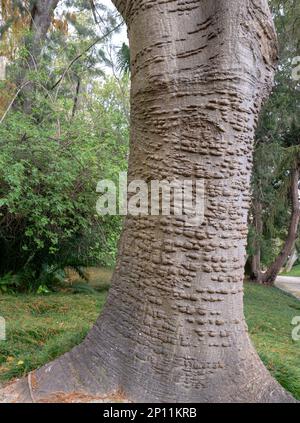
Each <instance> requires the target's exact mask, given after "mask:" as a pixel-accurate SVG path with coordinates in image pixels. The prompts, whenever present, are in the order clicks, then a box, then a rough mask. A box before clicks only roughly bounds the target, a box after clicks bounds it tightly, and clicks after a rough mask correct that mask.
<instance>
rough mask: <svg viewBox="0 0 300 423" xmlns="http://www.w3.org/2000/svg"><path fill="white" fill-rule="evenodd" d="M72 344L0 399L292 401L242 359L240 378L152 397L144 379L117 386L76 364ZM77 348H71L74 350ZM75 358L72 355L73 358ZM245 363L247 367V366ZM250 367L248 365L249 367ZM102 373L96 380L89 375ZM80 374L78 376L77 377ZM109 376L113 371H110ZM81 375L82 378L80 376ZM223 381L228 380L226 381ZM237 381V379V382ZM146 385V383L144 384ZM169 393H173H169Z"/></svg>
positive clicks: (261, 370)
mask: <svg viewBox="0 0 300 423" xmlns="http://www.w3.org/2000/svg"><path fill="white" fill-rule="evenodd" d="M78 348H80V346H79V347H75V348H74V349H73V350H72V351H71V352H70V353H67V354H64V355H63V356H61V357H59V358H58V359H56V360H55V361H53V362H51V363H49V364H47V365H45V366H44V367H42V368H40V369H38V370H36V371H34V372H32V373H30V374H29V375H28V376H27V377H26V378H25V377H24V378H22V379H19V380H16V381H14V382H11V383H9V384H7V385H6V386H5V387H3V388H2V389H0V402H1V403H110V402H111V403H114V402H135V403H139V402H146V403H150V402H151V403H153V402H154V403H163V402H173V403H180V402H185V403H296V402H297V401H296V400H295V399H294V398H293V397H292V396H291V394H289V393H288V392H287V391H285V390H284V389H283V388H282V387H281V386H280V385H279V384H278V383H277V382H276V380H275V379H273V378H272V377H271V376H270V374H269V373H268V372H267V370H266V369H265V368H264V366H263V364H262V363H261V362H260V361H258V362H257V361H256V360H257V357H256V354H254V355H253V359H254V361H255V363H252V366H251V365H250V364H249V363H247V366H246V368H245V369H244V373H243V374H241V380H238V379H237V378H236V377H235V375H231V377H230V375H224V382H223V383H222V384H221V385H218V386H214V381H213V380H212V381H211V385H210V386H209V389H207V388H205V389H201V388H199V389H197V390H196V389H192V390H188V389H182V390H180V391H178V390H176V387H174V386H170V387H169V392H165V394H164V397H160V398H159V397H157V396H155V394H154V393H153V391H151V389H149V390H148V389H147V378H146V375H143V376H144V379H145V383H144V385H135V384H134V382H133V381H132V384H131V386H126V381H125V383H124V386H122V383H121V379H122V378H119V383H116V380H115V378H114V377H110V375H109V374H108V373H107V372H106V371H104V369H103V368H101V367H97V368H95V372H94V373H93V375H91V373H90V370H91V369H87V368H84V367H82V366H81V365H79V366H78V362H77V361H75V356H76V355H77V353H78ZM76 350H77V351H76ZM77 357H78V356H77ZM248 364H249V366H248ZM254 364H255V366H256V368H254V367H253V366H254ZM99 369H100V372H102V378H101V379H95V378H94V376H95V375H97V374H98V375H99ZM83 374H84V377H83ZM112 375H113V373H112ZM84 379H85V380H84ZM226 379H227V381H228V383H226ZM242 379H243V381H242ZM149 388H150V387H149ZM174 393H175V396H174Z"/></svg>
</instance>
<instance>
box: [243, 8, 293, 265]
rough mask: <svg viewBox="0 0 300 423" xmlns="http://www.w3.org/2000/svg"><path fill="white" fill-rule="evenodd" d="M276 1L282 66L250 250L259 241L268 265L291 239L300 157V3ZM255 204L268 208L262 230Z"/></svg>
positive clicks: (271, 102)
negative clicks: (294, 173)
mask: <svg viewBox="0 0 300 423" xmlns="http://www.w3.org/2000/svg"><path fill="white" fill-rule="evenodd" d="M270 5H271V7H272V11H273V14H274V20H275V25H276V30H277V33H278V39H279V65H278V70H277V73H276V77H275V86H274V89H273V92H272V95H271V96H270V98H269V99H268V101H267V103H266V104H265V107H264V109H263V111H262V113H261V116H260V119H259V124H258V128H257V130H256V143H255V150H254V167H253V176H252V196H253V199H254V201H253V205H252V208H251V213H250V222H249V223H250V230H249V237H248V254H249V255H251V254H253V252H254V251H255V249H256V247H257V244H258V245H259V247H260V250H261V261H262V265H263V267H266V266H268V265H270V264H271V263H272V262H273V260H274V259H275V258H276V256H277V255H278V253H279V251H280V247H281V245H282V244H283V242H284V241H285V239H286V236H287V229H288V226H289V222H290V217H291V201H290V184H289V182H290V175H291V169H292V168H293V167H294V165H295V163H297V162H298V161H299V158H300V154H299V153H300V126H299V106H300V104H299V100H300V95H299V94H300V84H299V81H297V80H294V79H293V78H292V70H293V66H292V61H293V58H294V57H297V56H300V50H299V47H300V45H299V28H300V26H299V23H300V10H299V2H294V1H293V0H287V1H284V2H283V1H281V0H272V1H270ZM255 203H259V204H261V206H262V207H261V208H262V214H261V219H262V226H263V230H262V233H257V230H256V229H255V227H254V216H255V207H254V205H255Z"/></svg>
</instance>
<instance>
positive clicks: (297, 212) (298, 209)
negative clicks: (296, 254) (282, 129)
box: [262, 166, 300, 285]
mask: <svg viewBox="0 0 300 423" xmlns="http://www.w3.org/2000/svg"><path fill="white" fill-rule="evenodd" d="M298 185H299V168H298V166H297V167H296V168H295V169H294V170H293V171H292V172H291V203H292V211H291V221H290V225H289V230H288V234H287V238H286V241H285V243H284V245H283V248H282V250H281V251H280V254H279V255H278V256H277V257H276V259H275V261H274V262H273V263H272V264H271V266H270V267H269V268H268V270H267V271H266V272H265V273H263V274H262V283H264V284H268V285H271V284H273V283H274V281H275V279H276V277H277V275H278V274H279V272H280V270H281V268H282V267H283V266H284V264H285V262H286V261H287V259H288V256H289V255H290V254H291V252H292V251H293V248H294V245H295V241H296V238H297V234H298V226H299V219H300V203H299V192H298Z"/></svg>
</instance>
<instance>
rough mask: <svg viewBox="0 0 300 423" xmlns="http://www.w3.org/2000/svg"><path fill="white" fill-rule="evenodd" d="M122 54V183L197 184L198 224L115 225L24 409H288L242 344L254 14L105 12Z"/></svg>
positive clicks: (149, 220)
mask: <svg viewBox="0 0 300 423" xmlns="http://www.w3.org/2000/svg"><path fill="white" fill-rule="evenodd" d="M115 4H116V6H117V7H118V8H119V10H120V11H121V13H122V14H123V16H124V18H125V20H126V23H127V25H128V30H129V38H130V48H131V57H132V63H131V67H132V69H131V72H132V88H131V146H130V159H129V179H144V180H147V181H149V180H151V179H156V180H157V179H166V178H167V179H170V180H172V179H173V178H176V179H179V178H182V179H188V178H191V179H196V178H203V179H204V180H205V193H206V198H205V221H204V223H203V224H202V225H201V226H199V227H196V228H195V227H188V226H186V225H185V223H184V219H181V218H178V217H174V216H170V217H161V216H149V217H128V218H127V219H126V223H125V227H124V230H123V234H122V238H121V241H120V246H119V255H118V260H117V266H116V270H115V272H114V276H113V281H112V287H111V289H110V292H109V296H108V300H107V303H106V305H105V307H104V310H103V312H102V314H101V316H100V317H99V319H98V321H97V322H96V324H95V325H94V327H93V328H92V330H91V331H90V332H89V334H88V336H87V337H86V339H85V341H84V342H83V343H82V344H81V345H79V346H78V347H76V348H74V349H73V350H72V351H71V352H70V353H67V354H65V355H64V356H62V357H60V358H59V359H57V360H55V361H54V362H53V363H50V364H49V365H46V366H44V367H43V368H41V369H39V370H37V371H36V372H34V375H33V376H32V377H34V384H32V385H31V387H32V390H31V391H32V396H34V398H35V399H36V400H37V399H40V398H42V397H43V396H45V395H49V394H50V393H53V392H55V391H63V392H74V391H84V392H90V393H98V394H99V393H107V392H111V391H114V390H121V391H122V392H123V393H124V394H125V396H126V397H127V398H129V399H131V400H133V401H158V402H164V401H184V402H191V401H196V402H222V401H225V402H260V401H262V402H275V401H293V400H292V398H291V397H290V396H289V395H288V394H287V393H286V392H285V391H284V390H283V389H282V388H281V387H280V386H279V385H278V384H277V382H276V381H275V380H274V379H273V378H272V377H271V376H270V374H269V373H268V372H267V370H266V369H265V367H264V366H263V364H262V362H261V361H260V359H259V357H258V355H257V354H256V352H255V350H254V348H253V346H252V344H251V342H250V340H249V337H248V334H247V326H246V323H245V319H244V314H243V276H244V274H243V273H244V261H245V245H246V239H247V212H248V208H249V181H250V172H251V164H252V141H253V135H254V128H255V123H256V120H257V116H258V112H259V110H260V107H261V103H262V99H263V97H265V96H266V95H267V94H268V92H269V89H270V86H271V83H272V76H273V72H274V62H275V59H276V41H275V34H274V29H273V25H272V21H271V17H270V13H269V10H268V7H267V1H266V0H256V1H250V0H223V1H219V0H202V1H195V0H185V1H173V0H170V1H165V0H158V1H145V0H132V1H127V2H126V1H115Z"/></svg>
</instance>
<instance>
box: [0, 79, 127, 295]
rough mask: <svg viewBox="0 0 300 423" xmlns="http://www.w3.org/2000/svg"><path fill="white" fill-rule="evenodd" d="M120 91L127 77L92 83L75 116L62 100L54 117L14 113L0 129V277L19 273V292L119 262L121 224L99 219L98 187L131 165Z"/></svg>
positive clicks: (114, 218) (124, 103)
mask: <svg viewBox="0 0 300 423" xmlns="http://www.w3.org/2000/svg"><path fill="white" fill-rule="evenodd" d="M120 87H121V88H122V90H124V92H128V79H126V78H125V79H123V80H120V81H118V82H117V81H116V80H115V79H113V78H107V79H106V80H104V81H101V82H100V81H96V82H94V86H93V89H94V93H95V94H94V97H93V98H90V97H88V95H87V98H86V102H85V104H86V108H84V109H81V110H80V111H78V113H77V115H76V117H75V118H74V117H73V118H70V116H69V115H68V114H67V113H65V114H64V115H60V110H62V109H65V110H66V111H68V110H70V107H71V105H70V103H69V104H68V102H67V101H65V100H64V99H61V101H58V103H57V105H56V110H53V109H52V113H51V116H50V117H49V119H46V118H45V116H44V117H43V121H40V122H39V123H37V121H36V116H35V117H31V118H29V117H28V116H27V115H24V114H23V113H20V112H18V111H11V113H10V114H9V115H8V116H7V117H6V119H5V120H4V122H3V123H2V125H0V251H1V256H0V274H2V275H3V274H5V273H7V272H14V273H18V274H19V275H21V281H20V285H19V289H21V290H26V289H29V290H32V291H35V290H37V289H38V288H39V287H40V286H46V287H48V288H49V287H51V285H53V284H56V283H57V282H58V281H59V279H62V278H63V268H64V267H65V266H68V265H71V266H80V265H82V266H86V265H93V264H104V265H109V266H112V265H113V264H114V260H115V253H116V242H117V239H118V237H119V233H120V230H121V226H122V220H121V218H120V217H118V216H112V217H110V216H103V217H100V216H98V215H97V214H96V201H97V196H98V194H97V193H96V185H97V182H98V181H99V180H100V179H107V178H109V179H113V180H115V181H117V178H118V173H119V171H124V170H126V167H127V150H128V122H127V118H126V116H125V115H124V108H125V109H126V108H127V107H128V103H127V99H126V96H124V94H123V92H122V91H121V88H120ZM44 101H45V100H44ZM47 107H49V108H51V105H49V104H48V106H47ZM57 119H59V122H58V123H57Z"/></svg>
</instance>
